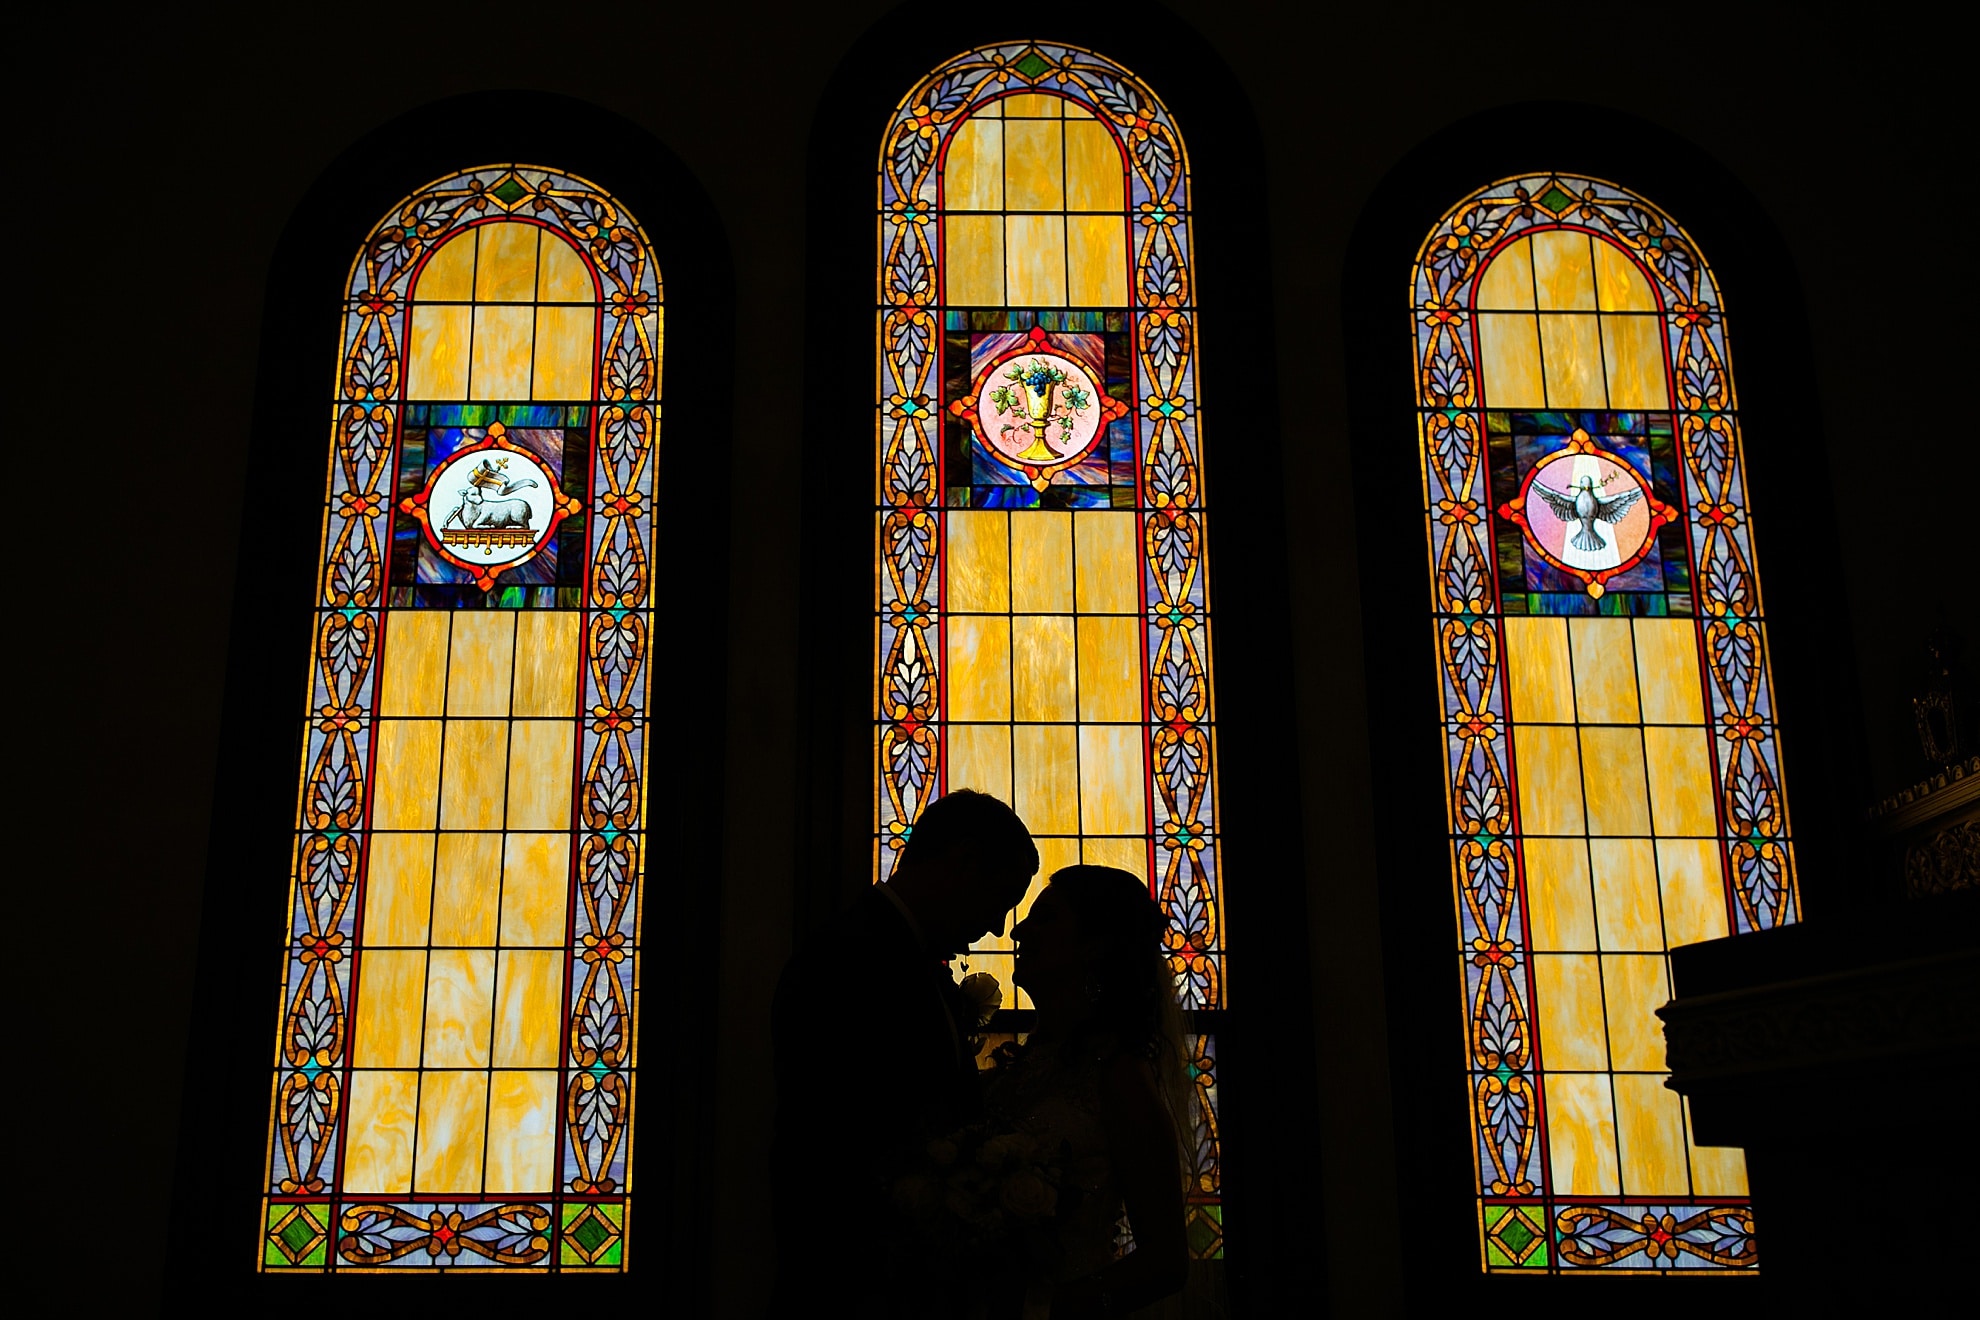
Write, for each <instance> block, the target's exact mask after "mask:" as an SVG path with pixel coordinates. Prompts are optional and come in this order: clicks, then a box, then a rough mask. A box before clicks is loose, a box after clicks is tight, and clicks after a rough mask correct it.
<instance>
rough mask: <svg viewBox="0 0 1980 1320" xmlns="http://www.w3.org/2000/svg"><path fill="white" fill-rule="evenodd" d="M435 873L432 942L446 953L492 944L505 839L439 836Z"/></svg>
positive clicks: (485, 836)
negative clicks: (456, 949)
mask: <svg viewBox="0 0 1980 1320" xmlns="http://www.w3.org/2000/svg"><path fill="white" fill-rule="evenodd" d="M433 871H434V875H433V942H434V943H435V944H436V945H439V946H441V947H443V948H460V947H464V946H469V945H479V946H486V945H490V944H493V943H494V942H495V916H496V908H497V905H498V902H499V899H500V895H501V892H502V836H501V835H499V834H489V833H479V834H443V835H441V836H440V849H439V860H438V862H437V863H436V864H435V866H434V868H433Z"/></svg>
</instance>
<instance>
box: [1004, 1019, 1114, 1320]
mask: <svg viewBox="0 0 1980 1320" xmlns="http://www.w3.org/2000/svg"><path fill="white" fill-rule="evenodd" d="M1097 1053H1098V1052H1097V1051H1096V1050H1095V1049H1094V1048H1093V1046H1092V1044H1091V1043H1090V1042H1088V1043H1085V1044H1083V1045H1080V1044H1075V1043H1070V1042H1064V1043H1062V1042H1057V1041H1049V1040H1038V1039H1036V1038H1034V1039H1033V1040H1032V1041H1031V1043H1030V1044H1029V1045H1028V1046H1027V1047H1026V1049H1025V1051H1024V1052H1023V1053H1022V1054H1021V1055H1019V1056H1018V1058H1017V1059H1016V1060H1015V1061H1014V1062H1013V1063H1011V1064H1010V1065H1009V1066H1008V1067H1007V1068H1005V1069H1003V1070H1002V1071H1001V1072H1000V1073H999V1074H998V1075H997V1076H996V1078H995V1079H994V1080H993V1081H992V1082H991V1083H990V1088H989V1091H988V1092H987V1093H986V1095H985V1096H984V1108H985V1110H986V1111H987V1113H988V1114H989V1116H990V1118H991V1119H992V1121H993V1122H995V1123H997V1124H999V1125H1000V1126H1007V1127H1012V1128H1016V1129H1017V1130H1019V1131H1021V1132H1024V1133H1026V1134H1027V1135H1029V1136H1031V1137H1033V1138H1034V1139H1036V1140H1037V1141H1038V1142H1039V1145H1040V1149H1041V1152H1058V1153H1060V1154H1061V1156H1062V1158H1063V1161H1064V1163H1063V1167H1062V1169H1061V1171H1060V1172H1061V1179H1062V1182H1063V1183H1064V1186H1063V1187H1062V1188H1061V1190H1060V1199H1059V1209H1058V1213H1057V1214H1056V1215H1055V1216H1054V1217H1053V1227H1054V1232H1055V1236H1056V1237H1057V1239H1058V1244H1059V1248H1060V1250H1061V1251H1062V1252H1063V1253H1064V1255H1063V1258H1062V1259H1061V1260H1060V1262H1059V1265H1058V1268H1056V1269H1055V1270H1053V1271H1052V1278H1051V1282H1053V1283H1060V1284H1063V1283H1068V1282H1071V1281H1072V1280H1074V1279H1079V1278H1083V1277H1085V1276H1087V1275H1089V1274H1097V1273H1099V1272H1100V1271H1101V1270H1103V1269H1105V1268H1106V1267H1107V1266H1108V1265H1111V1264H1112V1263H1113V1262H1114V1260H1115V1259H1116V1258H1117V1257H1118V1256H1119V1255H1120V1254H1121V1253H1122V1251H1123V1250H1124V1248H1125V1243H1124V1242H1123V1241H1122V1240H1121V1234H1122V1229H1121V1219H1122V1212H1123V1207H1122V1203H1121V1192H1120V1185H1119V1183H1118V1181H1117V1180H1116V1178H1115V1176H1114V1169H1113V1166H1112V1164H1111V1163H1110V1162H1109V1161H1108V1158H1107V1129H1106V1125H1105V1123H1104V1122H1103V1121H1102V1118H1101V1114H1100V1068H1101V1059H1100V1058H1099V1057H1097ZM1030 1310H1031V1308H1029V1307H1028V1308H1027V1312H1028V1313H1029V1311H1030Z"/></svg>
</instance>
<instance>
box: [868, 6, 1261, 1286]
mask: <svg viewBox="0 0 1980 1320" xmlns="http://www.w3.org/2000/svg"><path fill="white" fill-rule="evenodd" d="M917 106H919V107H924V109H919V110H918V109H916V107H917ZM928 107H932V109H929V108H928ZM923 115H932V118H933V121H934V122H933V124H932V125H930V124H929V123H928V121H927V120H926V119H922V118H918V116H923ZM1129 134H1136V135H1140V136H1145V137H1146V139H1147V141H1148V143H1149V147H1148V149H1147V150H1145V151H1143V152H1141V153H1140V154H1139V155H1138V156H1132V157H1131V156H1130V155H1129V154H1128V153H1127V152H1125V151H1124V150H1123V147H1122V145H1121V144H1122V140H1123V138H1124V136H1126V135H1129ZM1137 140H1139V138H1138V139H1137ZM1186 185H1187V173H1186V168H1185V165H1184V157H1183V152H1182V146H1181V142H1180V139H1179V138H1178V136H1177V135H1176V132H1175V129H1174V127H1173V125H1172V124H1171V123H1170V122H1169V119H1168V116H1167V112H1166V111H1165V110H1163V109H1162V108H1161V103H1160V102H1159V100H1157V98H1156V97H1155V96H1154V95H1153V94H1152V93H1151V92H1150V91H1149V90H1148V89H1147V88H1145V87H1143V86H1141V85H1140V84H1139V83H1138V82H1137V81H1135V80H1134V79H1133V76H1132V75H1131V74H1129V73H1127V71H1125V70H1123V69H1120V68H1119V67H1118V66H1116V65H1113V64H1112V63H1111V62H1109V61H1107V60H1106V59H1104V58H1103V57H1101V56H1098V55H1095V54H1093V53H1092V52H1089V51H1084V50H1080V49H1078V48H1075V47H1065V46H1060V45H1056V44H1040V45H1036V46H1034V45H1031V44H1029V43H1015V44H1012V45H1009V46H1000V47H996V48H990V49H985V50H980V51H974V52H970V53H967V54H965V55H962V56H959V57H958V58H957V59H955V60H952V61H950V62H949V63H947V64H946V65H944V66H943V67H942V68H941V69H938V70H936V71H934V72H933V73H931V74H930V76H929V78H928V79H926V80H924V82H923V83H922V84H921V85H920V86H918V87H917V88H916V89H914V90H913V91H911V92H910V93H909V94H908V95H907V96H906V97H905V98H904V99H903V101H902V102H901V106H900V110H899V112H898V114H897V116H896V119H895V122H894V124H893V125H892V126H890V128H889V130H888V133H887V136H886V139H885V141H884V144H883V149H882V154H881V161H880V216H879V220H880V226H879V229H880V234H879V237H880V260H881V281H880V287H881V304H880V308H879V322H878V324H879V356H880V362H881V372H880V377H881V388H880V399H879V409H878V416H877V441H878V453H877V460H878V464H877V466H878V472H877V476H878V481H877V489H878V494H879V508H878V526H877V531H878V538H877V543H876V555H877V565H876V567H877V569H878V572H877V575H876V576H877V582H878V594H877V599H876V601H875V605H876V611H877V617H876V642H877V660H878V674H877V679H878V681H877V684H876V696H877V710H876V719H877V727H876V745H875V753H876V782H875V808H876V819H875V875H876V878H885V876H886V875H887V874H889V872H890V871H891V868H892V865H893V861H894V857H895V855H896V852H897V850H898V848H899V846H900V844H901V842H902V841H903V840H904V839H905V837H906V836H907V834H908V833H909V831H911V829H912V827H913V821H914V819H915V816H916V815H917V814H918V812H919V810H920V808H921V806H922V805H923V804H925V803H926V802H927V801H928V800H929V799H931V798H932V797H934V796H937V795H939V794H940V793H941V792H943V791H946V790H947V789H950V788H961V787H973V788H978V789H982V790H984V791H987V792H990V793H993V794H995V795H997V796H999V797H1002V798H1004V799H1006V800H1007V801H1010V802H1011V803H1012V804H1013V806H1014V807H1015V808H1016V809H1017V811H1018V812H1019V814H1020V815H1021V816H1022V817H1023V818H1024V819H1025V821H1026V822H1027V824H1028V825H1029V826H1030V827H1031V828H1032V831H1033V833H1034V836H1035V837H1036V838H1037V841H1038V846H1039V850H1040V854H1041V859H1042V867H1041V874H1040V883H1041V884H1042V882H1043V879H1044V877H1045V876H1048V875H1049V874H1050V873H1051V872H1052V871H1053V870H1055V869H1057V868H1059V867H1063V866H1066V865H1070V864H1073V863H1075V862H1080V861H1085V862H1088V863H1095V864H1102V865H1109V866H1118V867H1120V868H1122V869H1125V870H1128V871H1130V872H1132V873H1134V874H1136V875H1138V876H1142V877H1143V878H1144V879H1146V881H1147V882H1148V884H1149V886H1150V890H1151V892H1152V893H1153V894H1154V895H1155V896H1156V897H1157V898H1158V900H1159V901H1161V902H1162V903H1163V904H1164V906H1165V909H1166V910H1167V911H1168V912H1169V913H1170V916H1171V930H1170V936H1169V947H1170V951H1171V959H1172V964H1173V966H1174V967H1175V969H1176V972H1177V976H1178V986H1179V989H1180V990H1181V992H1182V995H1183V998H1184V1001H1185V1005H1186V1006H1187V1007H1189V1008H1192V1009H1221V1008H1222V1007H1224V1006H1225V1004H1226V1002H1227V1001H1226V994H1225V987H1224V961H1223V941H1222V893H1221V890H1220V875H1219V868H1218V866H1217V838H1216V813H1215V790H1214V785H1215V771H1214V761H1213V750H1214V731H1213V730H1214V724H1213V719H1214V712H1213V705H1214V703H1213V700H1212V697H1211V693H1212V672H1211V647H1210V642H1209V635H1208V634H1209V628H1210V621H1209V601H1208V598H1207V595H1206V592H1205V590H1204V587H1205V576H1204V571H1203V553H1204V549H1203V547H1204V527H1205V521H1204V519H1205V515H1204V502H1203V493H1202V477H1201V471H1200V467H1199V464H1200V450H1199V448H1198V445H1199V438H1198V435H1197V421H1196V410H1195V379H1194V355H1195V312H1194V297H1193V290H1192V285H1191V281H1192V278H1193V263H1192V261H1191V255H1192V254H1191V251H1190V238H1189V218H1188V209H1187V196H1186ZM1158 492H1159V493H1158ZM1038 887H1039V886H1037V885H1035V886H1034V888H1033V892H1034V893H1035V892H1036V890H1037V888H1038ZM1028 903H1029V896H1028V897H1027V899H1026V904H1027V905H1028ZM1022 911H1023V908H1022V907H1021V908H1020V909H1019V913H1018V914H1014V915H1021V914H1022ZM1011 961H1012V954H1011V944H1010V941H1009V939H1008V938H1004V939H998V940H991V941H986V942H985V943H984V945H983V946H982V947H980V948H977V949H973V950H971V951H970V953H969V955H968V957H967V959H966V960H959V964H958V966H957V967H956V969H955V970H956V972H957V974H958V975H960V974H962V972H963V970H964V963H966V965H967V967H968V968H969V969H973V970H988V971H991V972H993V973H995V974H996V975H997V976H998V978H999V980H1000V981H1002V982H1003V983H1004V984H1005V985H1006V986H1007V987H1008V986H1010V968H1011ZM1006 993H1007V999H1006V1003H1007V1005H1008V1006H1010V1007H1013V1008H1018V1007H1023V1006H1024V1000H1023V999H1022V997H1021V995H1020V994H1019V993H1017V992H1015V991H1014V990H1007V992H1006ZM1198 1039H1199V1045H1200V1049H1199V1053H1200V1054H1201V1055H1202V1063H1201V1067H1200V1069H1199V1072H1198V1093H1199V1094H1198V1100H1199V1112H1200V1113H1202V1114H1203V1115H1204V1119H1203V1123H1202V1125H1201V1127H1200V1129H1199V1133H1198V1137H1199V1140H1200V1145H1199V1151H1198V1154H1199V1161H1198V1162H1199V1167H1200V1170H1201V1174H1200V1177H1199V1180H1198V1186H1197V1189H1196V1191H1195V1192H1193V1194H1192V1201H1191V1205H1192V1209H1191V1235H1192V1246H1193V1249H1194V1250H1195V1251H1196V1252H1197V1254H1199V1255H1202V1256H1216V1255H1219V1254H1221V1251H1222V1220H1221V1215H1222V1208H1221V1191H1220V1186H1221V1184H1220V1175H1219V1174H1218V1172H1217V1170H1218V1168H1219V1161H1218V1158H1217V1154H1216V1141H1217V1138H1216V1122H1215V1115H1214V1112H1213V1108H1212V1107H1213V1105H1214V1094H1215V1088H1214V1042H1213V1041H1212V1040H1211V1039H1210V1038H1209V1037H1207V1036H1205V1037H1200V1038H1198Z"/></svg>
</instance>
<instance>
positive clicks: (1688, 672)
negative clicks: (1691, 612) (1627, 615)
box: [1636, 619, 1705, 724]
mask: <svg viewBox="0 0 1980 1320" xmlns="http://www.w3.org/2000/svg"><path fill="white" fill-rule="evenodd" d="M1636 683H1637V690H1638V691H1639V692H1641V693H1642V695H1643V722H1644V723H1645V724H1703V723H1704V722H1705V701H1704V698H1703V697H1702V696H1700V695H1699V689H1698V635H1697V632H1696V630H1695V626H1694V625H1693V623H1692V622H1691V620H1690V619H1638V620H1637V621H1636Z"/></svg>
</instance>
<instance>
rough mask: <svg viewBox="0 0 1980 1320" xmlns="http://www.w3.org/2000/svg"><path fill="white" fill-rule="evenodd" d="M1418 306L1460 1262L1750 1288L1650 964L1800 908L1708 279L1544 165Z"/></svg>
mask: <svg viewBox="0 0 1980 1320" xmlns="http://www.w3.org/2000/svg"><path fill="white" fill-rule="evenodd" d="M1410 302H1411V316H1412V320H1413V322H1414V336H1415V345H1414V348H1415V364H1416V383H1417V409H1418V428H1419V442H1420V446H1421V448H1420V451H1419V455H1420V460H1421V464H1422V472H1423V478H1424V491H1423V494H1424V500H1425V504H1424V512H1425V526H1426V533H1427V537H1428V541H1429V549H1430V564H1429V567H1430V571H1431V608H1432V614H1433V616H1434V620H1435V646H1436V658H1437V667H1438V671H1439V676H1440V689H1441V691H1440V694H1439V709H1440V711H1441V714H1442V722H1443V728H1444V733H1445V752H1444V757H1445V767H1444V768H1445V772H1446V778H1445V785H1446V802H1447V809H1448V812H1449V823H1450V831H1451V834H1450V847H1451V863H1452V866H1453V881H1454V890H1455V894H1456V899H1457V913H1456V915H1457V924H1458V933H1459V936H1460V948H1461V950H1462V952H1461V954H1460V959H1461V965H1462V969H1463V970H1462V977H1463V984H1464V1003H1465V1033H1466V1037H1465V1043H1466V1050H1465V1058H1466V1067H1467V1070H1468V1082H1469V1086H1468V1090H1469V1091H1470V1093H1471V1096H1472V1109H1473V1113H1472V1120H1473V1138H1474V1143H1475V1144H1474V1147H1473V1150H1474V1155H1475V1159H1476V1172H1477V1178H1478V1182H1477V1184H1476V1190H1477V1197H1478V1205H1479V1219H1478V1223H1479V1226H1480V1229H1481V1233H1482V1236H1481V1239H1480V1241H1479V1244H1478V1246H1479V1252H1480V1259H1481V1264H1482V1266H1483V1267H1484V1268H1485V1269H1486V1270H1488V1271H1507V1272H1524V1271H1555V1272H1562V1271H1566V1272H1579V1271H1590V1270H1603V1271H1612V1272H1613V1271H1621V1272H1631V1271H1658V1270H1666V1269H1674V1268H1690V1269H1718V1270H1727V1271H1734V1270H1745V1269H1751V1268H1753V1267H1754V1265H1755V1264H1756V1262H1757V1260H1758V1256H1757V1254H1756V1250H1755V1246H1754V1237H1753V1219H1752V1214H1751V1209H1750V1205H1749V1203H1748V1201H1747V1199H1746V1193H1747V1185H1746V1172H1745V1166H1744V1162H1743V1160H1742V1159H1741V1158H1740V1156H1739V1153H1738V1152H1736V1151H1728V1150H1724V1149H1721V1148H1716V1147H1706V1146H1700V1145H1699V1144H1698V1143H1697V1141H1696V1140H1695V1138H1694V1136H1693V1134H1692V1130H1691V1124H1690V1119H1689V1115H1688V1113H1687V1112H1686V1110H1685V1108H1684V1105H1683V1102H1682V1101H1681V1100H1680V1099H1679V1098H1678V1097H1677V1096H1676V1095H1675V1094H1673V1093H1672V1092H1670V1091H1668V1090H1666V1089H1665V1088H1664V1086H1663V1078H1664V1075H1665V1074H1664V1067H1665V1061H1664V1053H1663V1039H1662V1033H1661V1030H1660V1024H1659V1023H1658V1022H1657V1020H1656V1017H1655V1012H1656V1010H1657V1008H1658V1007H1660V1006H1661V1005H1662V1004H1663V1003H1664V1002H1665V1001H1666V1000H1667V999H1668V998H1669V977H1668V971H1667V954H1668V952H1669V950H1670V949H1671V948H1673V947H1675V946H1678V945H1682V944H1689V943H1694V942H1697V941H1700V940H1706V939H1712V938H1716V937H1719V936H1723V935H1726V934H1728V933H1732V932H1738V931H1749V930H1762V929H1769V928H1772V927H1776V926H1780V925H1784V924H1787V923H1790V922H1793V921H1794V920H1796V918H1797V910H1798V898H1797V894H1796V885H1795V875H1794V861H1793V851H1792V845H1791V842H1790V837H1789V830H1788V812H1787V803H1786V798H1785V796H1784V793H1783V790H1782V787H1781V783H1782V781H1781V767H1780V752H1779V732H1778V727H1777V724H1776V719H1777V716H1776V711H1775V709H1774V700H1773V695H1772V680H1771V677H1770V675H1769V659H1768V655H1767V650H1766V644H1765V631H1766V630H1765V620H1764V618H1763V615H1762V610H1761V592H1760V580H1759V573H1758V568H1757V565H1756V563H1755V559H1754V549H1753V539H1752V520H1751V516H1750V513H1749V508H1748V502H1747V493H1746V483H1745V476H1744V460H1743V458H1742V456H1741V447H1740V434H1739V420H1738V414H1737V411H1736V407H1735V395H1734V391H1733V381H1732V374H1731V368H1730V355H1729V351H1728V346H1727V329H1726V317H1725V315H1724V312H1723V306H1722V302H1721V297H1720V291H1719V288H1718V285H1717V283H1716V281H1715V280H1714V278H1713V275H1712V273H1711V270H1710V268H1709V267H1708V266H1707V265H1706V264H1705V261H1704V259H1703V258H1702V256H1701V255H1700V254H1699V252H1698V249H1697V247H1696V246H1695V245H1694V244H1693V243H1692V241H1691V239H1690V238H1689V236H1688V235H1686V234H1685V232H1684V231H1683V230H1682V229H1680V228H1679V227H1678V225H1677V224H1676V223H1675V222H1674V221H1673V220H1672V219H1671V218H1670V217H1669V216H1666V215H1665V214H1663V213H1662V212H1661V211H1659V210H1658V209H1657V208H1656V207H1655V206H1653V205H1652V204H1650V203H1649V202H1647V201H1645V200H1644V199H1642V198H1640V197H1637V196H1635V195H1634V194H1632V193H1630V192H1629V191H1627V190H1626V189H1623V188H1621V187H1618V186H1616V185H1614V184H1610V183H1606V182H1603V181H1601V180H1597V179H1588V178H1575V177H1566V176H1560V175H1538V174H1536V175H1530V176H1524V177H1520V178H1513V179H1506V180H1503V181H1501V182H1499V183H1497V184H1494V185H1492V186H1491V187H1488V188H1483V189H1480V190H1479V191H1478V192H1476V193H1473V194H1472V195H1471V196H1470V197H1467V198H1465V199H1464V200H1463V201H1462V202H1460V203H1459V204H1457V205H1456V206H1454V207H1453V208H1451V210H1450V211H1448V212H1447V213H1446V214H1445V215H1444V217H1443V218H1442V219H1441V220H1440V221H1439V222H1438V223H1437V225H1436V226H1434V227H1433V229H1432V230H1431V232H1430V235H1429V237H1428V238H1427V239H1426V240H1425V241H1424V243H1423V245H1422V247H1421V248H1420V249H1419V251H1418V253H1417V260H1416V263H1415V268H1414V271H1413V273H1412V283H1411V294H1410ZM1438 938H1443V937H1442V936H1439V937H1438Z"/></svg>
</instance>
